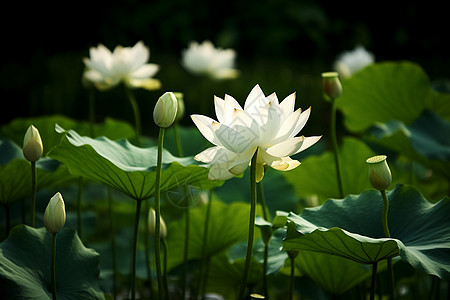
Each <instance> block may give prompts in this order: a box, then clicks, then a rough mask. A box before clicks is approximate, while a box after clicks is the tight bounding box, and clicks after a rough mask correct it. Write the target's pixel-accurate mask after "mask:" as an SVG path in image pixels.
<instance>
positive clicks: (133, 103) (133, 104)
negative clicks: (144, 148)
mask: <svg viewBox="0 0 450 300" xmlns="http://www.w3.org/2000/svg"><path fill="white" fill-rule="evenodd" d="M125 92H126V93H127V96H128V99H129V100H130V103H131V107H132V108H133V114H134V128H135V130H136V145H137V146H141V116H140V113H139V105H138V103H137V101H136V98H135V97H134V95H133V93H132V92H131V90H130V88H129V87H127V86H125Z"/></svg>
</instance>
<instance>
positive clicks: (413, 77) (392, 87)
mask: <svg viewBox="0 0 450 300" xmlns="http://www.w3.org/2000/svg"><path fill="white" fill-rule="evenodd" d="M342 86H343V93H342V96H341V97H340V98H338V99H337V100H336V101H337V102H336V105H337V107H338V109H340V110H341V111H342V112H343V114H344V116H345V125H346V127H347V128H348V129H349V130H350V131H353V132H362V131H364V130H366V129H367V128H369V127H370V126H372V125H373V124H374V123H375V122H381V123H385V122H387V121H390V120H399V121H402V122H405V123H406V124H409V123H411V122H412V121H414V120H415V119H416V118H417V117H418V116H419V114H420V113H421V111H422V110H423V109H424V108H425V104H426V102H427V101H426V100H427V97H428V95H429V93H431V87H430V81H429V79H428V76H427V75H426V73H425V72H424V71H423V69H422V68H421V67H420V66H418V65H416V64H413V63H411V62H384V63H377V64H373V65H371V66H368V67H367V68H364V70H361V71H360V72H358V73H357V74H355V75H354V76H352V77H350V78H349V79H347V80H343V81H342Z"/></svg>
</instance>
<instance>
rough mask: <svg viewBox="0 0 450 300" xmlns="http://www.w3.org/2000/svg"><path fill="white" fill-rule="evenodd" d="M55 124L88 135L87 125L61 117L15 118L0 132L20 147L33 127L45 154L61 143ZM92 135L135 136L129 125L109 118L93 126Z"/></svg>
mask: <svg viewBox="0 0 450 300" xmlns="http://www.w3.org/2000/svg"><path fill="white" fill-rule="evenodd" d="M55 124H59V125H60V126H62V127H63V128H70V129H72V130H75V131H76V132H79V133H80V134H83V135H89V123H87V122H78V121H76V120H74V119H71V118H68V117H65V116H61V115H50V116H39V117H34V118H16V119H14V120H13V121H11V122H10V123H8V124H6V125H4V126H2V128H1V131H0V132H1V134H2V135H4V136H5V137H7V138H8V139H11V140H13V141H14V142H15V143H16V144H18V145H22V144H23V138H24V136H25V133H26V131H27V129H28V127H29V126H30V125H34V126H35V127H36V128H37V129H38V130H39V134H40V136H41V138H42V144H43V145H44V154H45V153H47V152H48V151H49V150H50V149H51V148H52V147H53V146H55V145H57V144H59V142H60V141H61V137H60V136H59V134H58V133H57V132H55ZM94 134H95V136H106V137H108V138H109V139H112V140H117V139H128V138H133V137H134V136H135V134H134V130H133V128H132V126H131V125H129V124H128V123H126V122H123V121H119V120H114V119H111V118H106V119H105V122H104V123H98V124H95V125H94Z"/></svg>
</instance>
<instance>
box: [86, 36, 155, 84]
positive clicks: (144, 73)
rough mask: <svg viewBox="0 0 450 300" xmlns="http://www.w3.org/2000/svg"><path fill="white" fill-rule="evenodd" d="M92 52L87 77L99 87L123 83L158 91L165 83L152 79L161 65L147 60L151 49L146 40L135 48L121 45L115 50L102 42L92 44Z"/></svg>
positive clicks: (88, 62) (87, 64)
mask: <svg viewBox="0 0 450 300" xmlns="http://www.w3.org/2000/svg"><path fill="white" fill-rule="evenodd" d="M89 54H90V57H89V58H84V59H83V62H84V64H85V65H86V70H85V72H84V74H83V79H84V80H86V81H87V82H92V83H93V84H94V85H95V86H96V87H97V88H98V89H99V90H106V89H110V88H112V87H114V86H116V85H118V84H119V83H121V82H123V83H124V84H125V85H126V86H128V87H131V88H144V89H147V90H156V89H159V88H160V87H161V82H160V81H159V80H158V79H154V78H152V77H153V76H154V75H155V74H156V73H157V72H158V70H159V66H158V65H156V64H150V63H147V62H148V60H149V57H150V50H149V48H148V47H146V46H145V45H144V43H143V42H142V41H139V42H137V43H136V44H135V45H134V46H133V47H122V46H120V45H118V46H116V48H115V49H114V51H113V52H111V51H110V50H109V49H108V48H106V47H105V46H104V45H102V44H99V45H98V46H97V47H91V48H90V50H89Z"/></svg>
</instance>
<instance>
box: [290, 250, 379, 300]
mask: <svg viewBox="0 0 450 300" xmlns="http://www.w3.org/2000/svg"><path fill="white" fill-rule="evenodd" d="M295 266H296V267H297V269H298V270H300V271H301V272H302V273H304V274H307V275H308V276H309V277H310V278H311V279H312V280H314V282H316V283H317V284H318V285H320V286H321V287H322V288H324V289H325V290H327V291H328V292H330V293H332V294H334V295H340V294H342V293H344V292H346V291H347V290H349V289H351V288H352V287H354V286H356V285H358V284H360V283H362V282H364V281H366V280H367V279H368V278H370V276H371V274H372V266H371V265H366V264H360V263H357V262H355V261H353V260H349V259H346V258H343V257H340V256H336V255H331V254H326V253H321V252H313V251H301V252H300V253H299V254H298V255H297V257H296V258H295ZM385 268H386V264H385V263H384V262H380V263H379V264H378V267H377V270H378V272H381V271H382V270H384V269H385Z"/></svg>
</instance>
